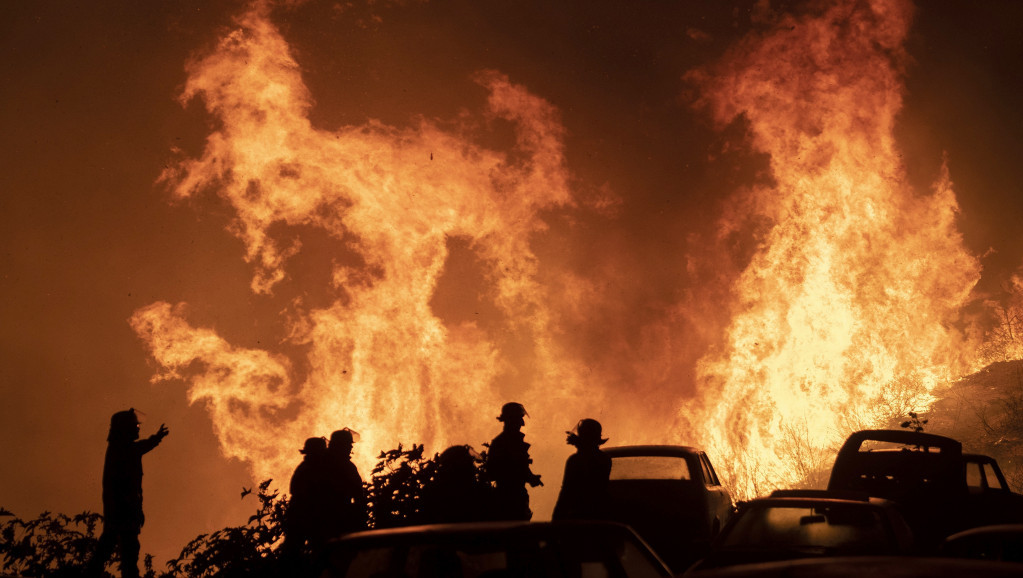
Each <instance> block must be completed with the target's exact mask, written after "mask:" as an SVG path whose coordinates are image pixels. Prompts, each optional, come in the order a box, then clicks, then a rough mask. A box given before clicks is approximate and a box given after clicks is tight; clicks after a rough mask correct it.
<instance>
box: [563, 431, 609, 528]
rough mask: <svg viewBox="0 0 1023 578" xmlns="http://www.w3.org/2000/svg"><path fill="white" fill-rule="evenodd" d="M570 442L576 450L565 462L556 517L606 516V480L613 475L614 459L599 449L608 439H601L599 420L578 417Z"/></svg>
mask: <svg viewBox="0 0 1023 578" xmlns="http://www.w3.org/2000/svg"><path fill="white" fill-rule="evenodd" d="M565 433H567V434H568V440H566V441H567V443H568V444H569V445H573V446H575V447H576V452H575V453H574V454H572V455H570V456H568V460H566V461H565V477H564V478H562V481H561V493H560V494H558V501H557V503H556V504H555V505H554V513H553V514H552V515H551V519H553V520H599V519H604V518H606V516H607V512H606V509H607V483H608V479H609V478H610V477H611V458H609V457H608V456H607V454H605V453H604V452H602V451H600V446H602V445H604V444H605V443H606V442H607V438H602V437H600V436H601V427H600V422H599V421H597V420H595V419H583V420H579V423H577V424H576V426H575V431H574V432H571V431H570V432H565Z"/></svg>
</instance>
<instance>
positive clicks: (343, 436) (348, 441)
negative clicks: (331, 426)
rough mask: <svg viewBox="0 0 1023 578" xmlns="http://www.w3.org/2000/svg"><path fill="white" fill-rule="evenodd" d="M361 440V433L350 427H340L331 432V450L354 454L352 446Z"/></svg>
mask: <svg viewBox="0 0 1023 578" xmlns="http://www.w3.org/2000/svg"><path fill="white" fill-rule="evenodd" d="M358 440H359V434H358V433H356V432H354V431H352V430H350V429H348V428H344V429H339V430H337V431H335V432H334V433H332V434H330V451H331V452H336V453H341V454H345V455H351V454H352V447H353V446H354V445H355V442H356V441H358Z"/></svg>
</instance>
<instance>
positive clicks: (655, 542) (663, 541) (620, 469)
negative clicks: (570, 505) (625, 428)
mask: <svg viewBox="0 0 1023 578" xmlns="http://www.w3.org/2000/svg"><path fill="white" fill-rule="evenodd" d="M603 451H604V453H605V454H607V455H608V456H610V457H611V479H610V482H609V483H608V494H609V498H610V500H609V501H610V503H609V512H610V516H611V518H612V519H613V520H615V521H617V522H622V523H624V524H628V525H629V526H631V527H632V528H633V529H634V530H636V532H637V533H638V534H639V535H640V536H641V537H642V538H643V539H644V540H645V541H646V542H647V543H648V544H650V545H651V546H652V547H653V549H654V551H656V552H657V553H658V554H659V555H660V556H661V558H662V559H664V560H665V561H666V562H667V563H668V566H669V567H670V568H672V569H673V570H675V571H676V572H681V571H682V570H684V569H685V568H686V567H687V566H689V564H691V563H692V562H693V561H694V560H696V559H698V558H699V557H700V556H701V555H702V554H703V553H704V552H706V550H707V548H709V546H710V542H711V540H712V539H713V538H714V536H715V535H716V534H717V533H718V531H719V530H720V529H721V527H723V526H724V524H725V523H726V522H727V521H728V517H729V516H730V515H731V513H732V511H733V510H734V504H733V502H732V496H731V494H730V493H729V491H728V490H727V489H726V488H725V487H724V486H722V485H721V482H720V481H719V480H718V477H717V473H715V471H714V466H713V465H711V462H710V459H709V458H708V457H707V454H706V453H705V452H703V451H702V450H699V449H696V448H692V447H686V446H667V445H641V446H619V447H610V448H604V449H603Z"/></svg>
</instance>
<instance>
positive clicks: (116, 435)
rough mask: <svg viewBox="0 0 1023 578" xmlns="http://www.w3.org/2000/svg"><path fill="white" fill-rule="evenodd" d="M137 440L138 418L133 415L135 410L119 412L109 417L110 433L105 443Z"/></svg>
mask: <svg viewBox="0 0 1023 578" xmlns="http://www.w3.org/2000/svg"><path fill="white" fill-rule="evenodd" d="M137 439H139V418H138V416H137V415H135V408H131V409H126V410H124V411H119V412H117V413H115V414H114V415H112V416H110V433H109V434H108V435H107V441H110V442H123V441H129V442H131V441H135V440H137Z"/></svg>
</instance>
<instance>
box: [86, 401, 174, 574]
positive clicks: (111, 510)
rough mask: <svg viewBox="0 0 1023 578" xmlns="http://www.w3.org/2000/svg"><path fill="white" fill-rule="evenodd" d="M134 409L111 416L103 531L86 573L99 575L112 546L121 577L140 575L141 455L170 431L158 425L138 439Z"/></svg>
mask: <svg viewBox="0 0 1023 578" xmlns="http://www.w3.org/2000/svg"><path fill="white" fill-rule="evenodd" d="M139 429H140V424H139V418H138V415H136V413H135V409H134V408H132V409H128V410H124V411H119V412H117V413H115V414H114V415H113V416H111V418H110V433H109V434H108V435H107V451H106V456H105V458H104V461H103V533H102V534H100V537H99V541H98V543H97V545H96V552H95V553H94V554H93V558H92V560H91V561H90V563H89V574H90V575H92V576H101V575H103V574H104V572H103V569H104V567H105V566H106V563H107V560H109V558H110V555H111V554H112V553H113V551H114V549H115V548H116V549H117V550H118V554H119V555H120V560H121V563H120V570H121V576H122V578H135V577H137V576H138V575H139V568H138V562H139V533H140V532H141V531H142V524H143V523H144V522H145V515H144V514H143V513H142V456H143V455H144V454H146V453H148V452H149V451H151V450H152V449H153V448H155V447H156V446H158V445H160V442H161V441H163V438H165V437H167V434H168V433H170V431H169V430H168V429H167V426H166V425H163V424H161V425H160V429H158V430H157V432H156V433H155V434H153V435H151V436H149V437H148V438H146V439H144V440H139Z"/></svg>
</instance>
